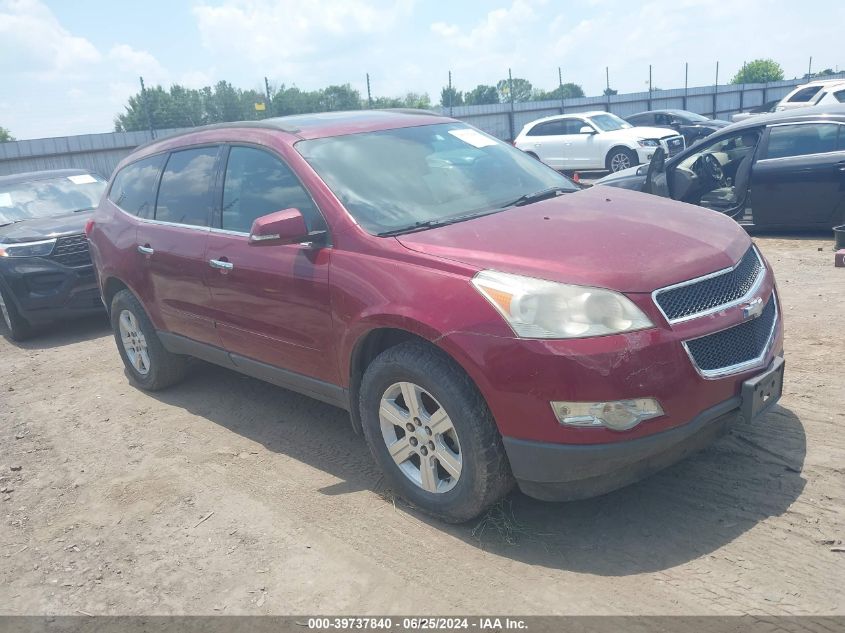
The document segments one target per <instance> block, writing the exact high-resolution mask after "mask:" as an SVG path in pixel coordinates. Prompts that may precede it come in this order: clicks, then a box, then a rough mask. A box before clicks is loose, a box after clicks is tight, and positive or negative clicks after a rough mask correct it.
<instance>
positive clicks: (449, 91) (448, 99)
mask: <svg viewBox="0 0 845 633" xmlns="http://www.w3.org/2000/svg"><path fill="white" fill-rule="evenodd" d="M440 105H441V106H443V107H444V108H448V107H449V106H460V105H464V93H463V92H461V91H460V90H455V88H454V87H452V88H450V87H449V86H443V89H442V90H441V91H440Z"/></svg>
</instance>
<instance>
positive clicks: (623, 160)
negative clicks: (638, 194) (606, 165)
mask: <svg viewBox="0 0 845 633" xmlns="http://www.w3.org/2000/svg"><path fill="white" fill-rule="evenodd" d="M630 166H631V159H630V158H629V157H628V154H626V153H625V152H617V153H616V154H614V155H613V156H612V157H611V159H610V171H621V170H623V169H628V168H629V167H630Z"/></svg>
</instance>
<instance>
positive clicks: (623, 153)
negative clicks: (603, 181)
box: [605, 147, 639, 172]
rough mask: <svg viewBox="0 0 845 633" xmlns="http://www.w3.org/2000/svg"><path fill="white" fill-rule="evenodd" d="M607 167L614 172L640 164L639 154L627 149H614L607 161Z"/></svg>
mask: <svg viewBox="0 0 845 633" xmlns="http://www.w3.org/2000/svg"><path fill="white" fill-rule="evenodd" d="M605 163H606V167H607V168H608V170H610V171H612V172H617V171H622V170H623V169H628V168H629V167H634V166H635V165H637V164H639V161H638V160H637V153H636V152H635V151H634V150H630V149H627V148H625V147H614V148H613V149H612V150H610V153H609V154H608V155H607V160H606V161H605Z"/></svg>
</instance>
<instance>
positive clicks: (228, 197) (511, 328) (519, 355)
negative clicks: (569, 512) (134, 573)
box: [87, 111, 783, 521]
mask: <svg viewBox="0 0 845 633" xmlns="http://www.w3.org/2000/svg"><path fill="white" fill-rule="evenodd" d="M87 233H88V235H89V238H90V243H91V253H92V257H93V260H94V262H95V265H96V268H97V271H98V278H99V284H100V288H101V290H102V296H103V300H104V303H105V305H106V306H107V307H108V309H109V311H110V314H111V322H112V325H113V328H114V335H115V340H116V342H117V348H118V351H119V352H120V355H121V357H122V358H123V361H124V363H125V364H126V367H127V369H128V372H129V375H130V377H131V379H132V380H133V382H135V383H136V384H137V385H138V386H139V387H141V388H143V389H149V390H155V389H161V388H164V387H167V386H169V385H172V384H173V383H175V382H177V381H178V380H179V379H180V378H182V376H183V374H184V373H185V368H186V360H187V358H188V357H190V356H193V357H198V358H201V359H203V360H206V361H210V362H212V363H217V364H219V365H222V366H224V367H228V368H230V369H234V370H236V371H239V372H242V373H245V374H248V375H250V376H255V377H257V378H261V379H263V380H266V381H269V382H272V383H274V384H277V385H281V386H283V387H286V388H289V389H293V390H295V391H299V392H301V393H304V394H307V395H309V396H312V397H314V398H317V399H319V400H323V401H325V402H329V403H331V404H333V405H337V406H340V407H343V408H345V409H347V410H348V411H349V412H350V414H351V418H352V424H353V425H354V426H355V428H356V429H357V430H359V431H362V432H363V434H364V437H365V438H366V441H367V443H368V445H369V447H370V449H371V451H372V453H373V456H374V458H375V460H376V461H377V462H378V464H379V465H380V466H381V468H382V469H383V470H384V473H385V475H386V477H387V478H388V480H389V481H390V483H391V485H392V487H393V489H394V490H395V491H397V492H398V493H400V494H402V495H403V496H404V497H405V498H406V499H407V500H408V501H410V502H411V503H413V504H414V505H416V506H418V507H420V508H422V509H424V510H426V511H427V512H429V513H431V514H433V515H436V516H438V517H441V518H443V519H445V520H448V521H463V520H467V519H469V518H472V517H474V516H476V515H478V514H479V513H480V512H482V511H483V510H484V509H485V508H487V507H488V506H489V505H490V504H492V503H494V502H495V501H497V500H498V499H499V498H501V497H502V496H503V495H504V494H505V493H507V492H508V490H510V489H511V487H512V485H513V482H514V480H515V481H516V483H518V485H519V487H520V488H521V489H522V490H523V491H524V492H526V493H527V494H529V495H531V496H534V497H537V498H540V499H548V500H566V499H576V498H582V497H587V496H593V495H597V494H602V493H605V492H607V491H610V490H613V489H615V488H618V487H620V486H622V485H624V484H626V483H629V482H631V481H634V480H636V479H639V478H642V477H643V476H645V475H647V474H649V473H651V472H653V471H655V470H657V469H659V468H661V467H664V466H666V465H668V464H670V463H672V462H674V461H677V460H678V459H680V458H681V457H683V456H685V455H687V454H689V453H691V452H692V451H693V450H695V449H697V448H699V447H701V446H703V445H705V444H706V443H707V442H708V441H710V440H711V439H713V438H715V437H716V436H717V435H718V434H719V433H721V432H723V431H725V430H726V429H728V428H730V427H731V426H733V425H735V424H738V423H739V421H740V419H741V418H744V419H745V420H750V419H751V418H754V417H757V416H758V415H759V414H760V413H762V412H763V411H765V410H766V409H767V408H768V407H769V406H771V405H772V404H773V403H774V402H775V401H776V400H777V399H778V397H779V396H780V390H781V385H782V380H783V359H782V358H781V350H782V331H783V330H782V324H781V317H780V306H779V304H778V299H777V295H776V291H775V282H774V276H773V275H772V272H771V268H770V267H769V266H768V265H767V263H766V261H765V259H764V258H763V257H762V255H761V254H760V252H759V251H758V250H757V249H756V248H755V247H754V246H753V245H752V244H751V241H750V239H749V238H748V236H747V235H746V234H745V233H744V232H743V231H742V229H740V228H739V227H738V226H737V225H736V223H735V222H733V220H731V219H730V218H728V217H725V216H723V215H721V214H719V213H715V212H713V211H708V210H704V209H700V208H696V207H692V206H688V205H684V204H680V203H677V202H673V201H671V200H662V199H658V198H655V197H653V196H646V195H643V194H640V193H634V192H630V191H625V190H621V189H620V190H611V189H607V188H593V189H587V190H583V191H581V190H578V188H577V187H576V186H575V185H573V184H572V183H571V181H569V180H567V179H566V178H565V177H564V176H562V175H560V174H558V173H557V172H555V171H554V170H552V169H550V168H548V167H546V166H545V165H543V164H542V163H540V162H539V161H536V160H534V159H532V158H531V157H529V156H527V155H526V154H524V153H522V152H520V151H519V150H517V149H515V148H513V147H511V146H509V145H507V144H505V143H502V142H500V141H498V140H496V139H494V138H492V137H490V136H487V135H486V134H484V133H482V132H479V131H478V130H476V129H474V128H472V127H470V126H468V125H466V124H464V123H461V122H459V121H455V120H452V119H448V118H443V117H439V116H435V115H432V114H428V113H416V114H412V113H409V112H391V111H364V112H352V113H331V114H319V115H305V116H293V117H285V118H278V119H267V120H264V121H258V122H250V123H231V124H226V125H218V126H211V127H206V128H202V129H198V130H196V131H193V132H190V133H188V134H183V135H181V136H177V137H171V138H166V139H163V140H159V141H156V142H154V143H152V144H150V145H146V146H144V147H142V148H139V149H138V150H137V151H135V152H134V153H133V154H132V155H131V156H130V157H128V158H127V159H125V160H124V161H123V162H122V163H121V164H120V166H119V167H118V169H117V170H116V172H115V174H114V175H113V177H112V180H111V183H110V186H109V189H108V192H107V194H106V196H105V197H104V198H103V200H102V202H101V204H100V206H99V208H98V209H97V212H96V214H95V216H94V219H93V220H92V221H91V222H89V225H88V227H87Z"/></svg>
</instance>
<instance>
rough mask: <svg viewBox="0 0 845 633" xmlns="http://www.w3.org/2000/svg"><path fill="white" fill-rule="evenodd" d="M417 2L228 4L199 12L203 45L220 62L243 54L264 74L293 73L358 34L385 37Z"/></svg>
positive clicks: (247, 0)
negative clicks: (301, 65)
mask: <svg viewBox="0 0 845 633" xmlns="http://www.w3.org/2000/svg"><path fill="white" fill-rule="evenodd" d="M413 4H414V0H398V1H395V2H390V3H385V2H384V1H383V0H382V1H380V2H374V1H366V0H324V1H323V2H314V1H313V0H288V1H287V2H271V1H269V0H228V1H225V2H221V3H218V4H214V5H212V4H208V3H204V4H199V5H197V6H195V7H194V9H193V12H194V16H195V18H196V21H197V26H198V28H199V32H200V36H201V38H202V42H203V45H204V46H205V47H206V48H207V49H208V50H209V51H210V52H211V53H212V54H214V55H217V56H218V57H219V58H220V59H227V58H229V59H230V58H231V57H232V56H233V55H236V56H238V58H240V59H241V60H247V61H249V62H251V63H253V64H259V65H261V68H262V69H263V70H262V72H269V73H279V72H290V71H291V69H292V68H294V67H297V64H298V63H301V62H303V61H305V60H307V59H309V58H310V57H312V56H313V55H314V54H316V53H317V52H318V51H321V52H325V51H326V50H327V49H332V48H335V47H337V46H338V45H339V44H340V43H341V42H343V41H345V40H347V39H348V38H351V37H355V36H365V35H370V36H372V35H375V34H382V33H385V32H387V31H389V30H390V29H392V28H393V27H394V26H395V25H396V24H397V23H398V22H399V21H400V20H402V19H403V18H405V17H407V16H408V15H409V14H410V11H411V9H412V8H413Z"/></svg>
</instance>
